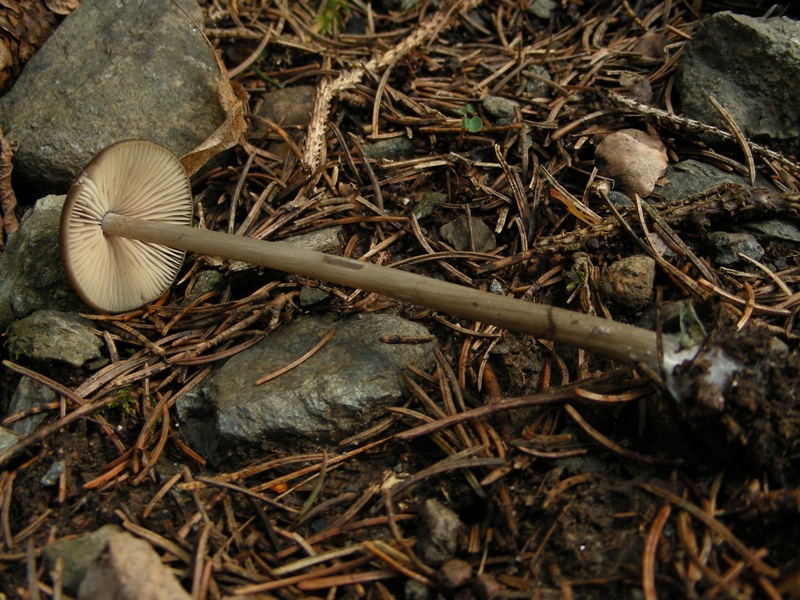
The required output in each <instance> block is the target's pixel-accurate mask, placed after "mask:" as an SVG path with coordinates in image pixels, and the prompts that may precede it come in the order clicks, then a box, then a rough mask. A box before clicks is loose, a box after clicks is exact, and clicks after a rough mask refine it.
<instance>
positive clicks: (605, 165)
mask: <svg viewBox="0 0 800 600" xmlns="http://www.w3.org/2000/svg"><path fill="white" fill-rule="evenodd" d="M595 158H596V159H597V168H598V169H599V171H600V173H602V174H603V175H604V176H605V177H609V178H611V179H613V180H614V182H615V184H616V186H617V188H619V189H620V190H621V191H622V192H624V193H626V194H629V195H632V194H638V195H639V196H641V197H642V198H646V197H647V196H649V195H650V194H651V193H652V191H653V188H655V186H656V181H658V179H659V178H660V177H661V176H662V175H663V174H664V171H666V170H667V148H666V147H665V146H664V144H663V143H662V142H661V140H659V139H658V138H656V137H653V136H651V135H648V134H647V133H645V132H644V131H639V130H638V129H621V130H619V131H615V132H614V133H612V134H609V135H607V136H606V137H605V139H603V141H602V142H600V143H599V144H598V145H597V149H596V150H595Z"/></svg>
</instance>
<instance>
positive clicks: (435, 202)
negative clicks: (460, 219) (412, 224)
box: [414, 192, 447, 220]
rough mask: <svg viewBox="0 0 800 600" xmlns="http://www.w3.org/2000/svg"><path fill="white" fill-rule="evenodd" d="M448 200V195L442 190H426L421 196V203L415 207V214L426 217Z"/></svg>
mask: <svg viewBox="0 0 800 600" xmlns="http://www.w3.org/2000/svg"><path fill="white" fill-rule="evenodd" d="M445 202H447V195H446V194H442V193H441V192H425V193H423V194H422V195H421V196H420V199H419V203H418V204H417V205H416V206H415V207H414V216H415V217H417V219H418V220H419V219H424V218H425V217H429V216H431V215H432V214H433V211H434V210H436V208H437V207H438V206H440V205H442V204H444V203H445Z"/></svg>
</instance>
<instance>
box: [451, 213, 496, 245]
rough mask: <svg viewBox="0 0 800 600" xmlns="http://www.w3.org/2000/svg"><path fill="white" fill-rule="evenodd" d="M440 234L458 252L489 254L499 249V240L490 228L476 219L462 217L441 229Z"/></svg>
mask: <svg viewBox="0 0 800 600" xmlns="http://www.w3.org/2000/svg"><path fill="white" fill-rule="evenodd" d="M439 233H441V234H442V237H443V238H444V239H445V240H447V242H448V243H449V244H450V245H451V246H453V248H455V249H456V250H472V251H474V252H489V251H491V250H494V249H495V248H497V239H496V238H495V235H494V232H493V231H492V230H491V229H489V226H488V225H487V224H486V223H484V222H483V221H481V220H480V219H476V218H475V217H465V216H464V215H461V216H459V217H456V218H455V219H453V220H452V221H450V222H449V223H445V224H444V225H442V227H441V228H440V229H439Z"/></svg>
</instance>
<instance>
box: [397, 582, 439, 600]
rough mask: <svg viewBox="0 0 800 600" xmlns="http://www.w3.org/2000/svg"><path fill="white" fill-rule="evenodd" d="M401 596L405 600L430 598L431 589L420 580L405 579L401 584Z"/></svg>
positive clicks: (428, 599)
mask: <svg viewBox="0 0 800 600" xmlns="http://www.w3.org/2000/svg"><path fill="white" fill-rule="evenodd" d="M403 598H405V600H430V598H433V594H432V593H431V589H430V588H429V587H428V586H427V585H425V584H424V583H422V582H421V581H415V580H414V579H406V583H405V585H404V586H403Z"/></svg>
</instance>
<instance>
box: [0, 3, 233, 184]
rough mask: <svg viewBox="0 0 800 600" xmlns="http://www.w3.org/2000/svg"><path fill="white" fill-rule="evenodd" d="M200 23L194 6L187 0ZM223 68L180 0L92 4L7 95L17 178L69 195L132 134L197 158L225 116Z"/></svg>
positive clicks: (4, 121) (1, 119) (3, 101)
mask: <svg viewBox="0 0 800 600" xmlns="http://www.w3.org/2000/svg"><path fill="white" fill-rule="evenodd" d="M180 4H181V5H182V6H183V7H184V8H185V9H186V11H187V12H188V14H189V15H191V17H192V18H193V19H194V21H195V22H196V23H202V14H201V12H200V9H199V7H198V6H197V3H196V2H195V1H194V0H180ZM218 77H219V68H218V67H217V64H216V59H215V57H214V55H213V52H212V51H211V48H210V47H209V46H208V44H207V42H206V40H205V39H204V38H203V36H202V35H201V32H200V31H198V30H197V28H195V26H194V25H193V24H192V22H191V21H190V20H189V19H188V18H187V17H186V15H185V14H184V13H183V12H182V11H181V10H180V9H179V8H178V7H177V6H175V4H174V3H173V2H171V1H170V0H125V1H124V2H121V1H116V2H109V1H106V0H83V2H81V5H80V7H79V8H78V9H76V10H75V11H74V12H73V13H72V14H71V15H69V16H68V17H67V18H66V19H65V20H64V22H63V23H62V24H61V25H60V26H59V28H58V29H57V30H56V31H55V33H53V35H52V36H51V37H50V39H48V41H47V42H46V43H45V45H44V46H42V48H41V49H40V50H39V52H37V53H36V55H35V56H34V57H33V58H31V60H30V61H29V62H28V64H27V65H26V66H25V69H24V71H23V72H22V74H21V75H20V77H19V79H18V80H17V82H16V83H15V84H14V87H13V88H12V89H11V91H10V92H9V93H8V94H7V95H6V96H4V97H3V98H0V127H2V129H3V130H4V132H5V136H6V138H7V139H9V140H14V141H18V142H19V150H18V151H17V152H16V154H15V156H14V165H15V176H18V177H19V179H20V180H21V181H22V182H23V183H24V184H25V185H27V186H28V187H29V188H30V189H31V190H32V191H33V192H34V193H37V194H42V193H52V192H59V193H63V192H64V191H66V189H67V187H68V186H69V184H70V182H71V181H72V179H73V178H74V177H75V176H76V175H77V174H78V173H80V171H81V169H83V167H84V166H85V164H86V163H87V162H88V161H89V159H90V158H91V157H92V156H94V155H95V154H96V153H97V152H98V151H100V150H101V149H103V148H105V147H106V146H108V145H109V144H111V143H113V142H115V141H118V140H121V139H128V138H145V139H149V140H152V141H154V142H158V143H160V144H162V145H164V146H166V147H167V148H169V149H170V150H172V151H173V152H174V153H175V154H177V155H182V154H185V153H187V152H188V151H189V150H192V149H193V148H195V147H196V146H197V145H198V144H199V143H200V142H201V141H203V140H204V139H205V138H207V137H208V136H209V135H210V134H211V133H212V132H213V131H214V130H215V129H216V128H217V127H218V126H219V125H220V124H221V123H222V122H223V120H224V116H223V111H222V108H221V107H220V106H219V102H218V100H217V92H216V81H217V79H218Z"/></svg>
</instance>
